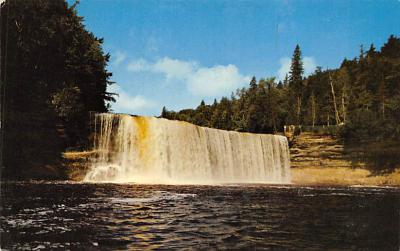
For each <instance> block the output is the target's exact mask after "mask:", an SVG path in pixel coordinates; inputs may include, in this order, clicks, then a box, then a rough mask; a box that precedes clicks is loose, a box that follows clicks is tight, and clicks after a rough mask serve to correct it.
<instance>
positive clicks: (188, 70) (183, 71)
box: [152, 57, 197, 80]
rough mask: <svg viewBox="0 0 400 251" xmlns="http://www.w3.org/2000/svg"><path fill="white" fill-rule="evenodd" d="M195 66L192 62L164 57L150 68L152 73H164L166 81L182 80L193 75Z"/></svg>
mask: <svg viewBox="0 0 400 251" xmlns="http://www.w3.org/2000/svg"><path fill="white" fill-rule="evenodd" d="M196 65H197V64H196V63H194V62H190V61H183V60H178V59H171V58H168V57H165V58H163V59H160V60H158V61H157V62H156V63H155V64H154V65H153V66H152V71H154V72H159V73H164V74H165V76H166V77H167V80H170V79H173V78H175V79H180V80H183V79H186V78H187V77H188V76H190V75H191V74H192V73H193V71H194V69H195V67H196Z"/></svg>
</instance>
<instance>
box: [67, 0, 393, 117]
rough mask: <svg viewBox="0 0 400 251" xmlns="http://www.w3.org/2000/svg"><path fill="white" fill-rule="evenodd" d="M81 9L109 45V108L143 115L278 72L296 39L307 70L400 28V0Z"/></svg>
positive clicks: (216, 0)
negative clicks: (114, 95)
mask: <svg viewBox="0 0 400 251" xmlns="http://www.w3.org/2000/svg"><path fill="white" fill-rule="evenodd" d="M69 2H71V1H69ZM78 14H79V15H80V16H83V17H84V23H85V25H86V27H87V29H88V30H90V31H91V32H93V33H94V34H95V35H96V36H97V37H102V38H104V45H103V48H104V50H105V52H108V53H110V54H111V60H110V64H109V67H108V68H109V70H110V71H111V72H112V73H113V77H112V80H113V81H115V82H116V84H115V85H113V86H112V87H111V88H110V90H111V91H116V92H118V93H120V96H119V97H118V98H117V102H116V103H115V104H113V110H114V111H115V112H122V113H130V114H141V115H159V114H160V112H161V109H162V107H163V106H166V107H167V108H168V109H173V110H180V109H184V108H194V107H196V106H197V105H198V104H199V103H200V101H201V100H202V99H204V100H205V101H206V103H211V102H212V101H213V100H214V98H217V99H219V98H221V97H222V96H230V93H231V92H232V91H234V90H236V89H237V88H239V87H242V86H247V85H248V82H249V80H250V78H251V77H252V76H253V75H255V76H256V77H257V79H259V78H265V77H272V76H276V77H278V78H282V76H284V74H285V72H286V71H287V70H288V67H289V63H290V60H289V58H290V56H291V54H292V52H293V49H294V47H295V46H296V44H299V45H300V47H301V49H302V53H303V59H304V65H305V68H306V73H310V72H312V71H313V70H314V69H315V66H322V67H323V68H334V67H338V66H339V65H340V62H341V61H342V60H343V59H344V58H345V57H347V58H353V57H356V56H357V55H358V53H359V47H360V45H361V44H364V46H365V47H366V48H368V47H369V45H370V44H371V43H374V44H375V46H376V47H377V48H380V47H381V46H382V44H383V43H384V42H385V41H386V40H387V38H388V37H389V35H390V34H394V35H396V36H400V0H386V1H377V0H375V1H372V0H371V1H366V0H364V1H355V0H353V1H347V0H330V1H329V0H324V1H316V0H298V1H283V0H281V1H272V0H270V1H261V0H258V1H255V0H254V1H250V0H247V1H230V0H226V1H222V0H213V1H206V0H198V1H192V0H189V1H183V0H181V1H167V0H164V1H151V0H147V1H139V0H137V1H136V0H81V2H80V4H79V5H78Z"/></svg>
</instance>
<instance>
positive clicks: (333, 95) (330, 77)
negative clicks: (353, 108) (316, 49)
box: [329, 73, 340, 125]
mask: <svg viewBox="0 0 400 251" xmlns="http://www.w3.org/2000/svg"><path fill="white" fill-rule="evenodd" d="M329 84H330V85H331V91H332V98H333V108H334V109H335V119H336V124H337V125H339V124H340V118H339V112H338V109H337V103H336V96H335V89H334V88H333V81H332V76H331V73H329Z"/></svg>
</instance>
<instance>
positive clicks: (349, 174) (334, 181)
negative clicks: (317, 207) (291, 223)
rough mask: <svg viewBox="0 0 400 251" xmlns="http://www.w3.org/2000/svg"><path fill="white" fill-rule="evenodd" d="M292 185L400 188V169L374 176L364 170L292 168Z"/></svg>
mask: <svg viewBox="0 0 400 251" xmlns="http://www.w3.org/2000/svg"><path fill="white" fill-rule="evenodd" d="M291 175H292V184H296V185H321V186H335V185H336V186H379V187H383V186H395V187H399V186H400V169H396V170H394V171H393V172H391V173H387V174H378V175H374V174H372V173H371V172H370V171H369V170H367V169H363V168H348V167H297V168H291Z"/></svg>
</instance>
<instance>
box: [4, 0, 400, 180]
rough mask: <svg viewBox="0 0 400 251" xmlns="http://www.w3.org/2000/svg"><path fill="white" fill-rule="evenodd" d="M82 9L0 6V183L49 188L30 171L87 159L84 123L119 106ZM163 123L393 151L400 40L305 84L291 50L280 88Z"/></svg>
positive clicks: (250, 92) (273, 84)
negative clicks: (289, 130)
mask: <svg viewBox="0 0 400 251" xmlns="http://www.w3.org/2000/svg"><path fill="white" fill-rule="evenodd" d="M78 3H79V2H76V3H75V4H72V5H68V3H67V2H66V1H65V0H35V1H24V0H13V1H6V2H3V3H2V4H1V19H0V21H1V39H0V43H1V44H0V45H1V46H0V49H1V53H0V55H1V71H0V73H1V74H0V75H1V121H2V125H1V127H2V130H1V135H0V136H1V137H0V140H1V148H2V149H0V163H2V164H3V171H2V175H3V176H6V177H14V178H20V177H33V176H35V175H38V176H40V177H41V178H45V177H43V173H48V172H47V171H46V170H45V171H44V172H42V173H40V172H39V173H38V174H33V173H31V172H30V170H37V169H38V168H39V169H40V168H47V167H48V168H51V166H57V165H59V163H60V161H61V155H62V153H63V152H65V151H68V150H78V151H79V150H84V149H88V148H89V147H90V145H89V143H90V137H89V136H90V118H89V117H90V113H91V112H107V111H110V109H111V103H112V102H113V101H115V99H114V98H115V95H116V94H113V93H109V92H108V91H107V87H108V86H109V85H111V84H112V81H111V80H110V78H111V76H112V74H111V73H110V72H109V71H108V70H107V64H108V62H109V59H110V55H109V54H107V53H105V52H104V51H103V49H102V43H103V39H101V38H97V37H96V36H95V35H94V34H92V33H91V32H89V31H88V30H87V29H86V28H85V26H84V24H83V18H82V17H80V16H78V14H77V11H76V5H77V4H78ZM355 49H356V48H355ZM161 117H163V118H167V119H173V120H184V121H188V122H191V123H194V124H197V125H200V126H206V127H212V128H219V129H225V130H235V131H240V132H253V133H278V132H282V131H283V128H284V126H285V125H297V126H311V127H314V126H321V125H339V126H338V127H337V128H339V129H338V130H337V132H335V133H336V134H337V136H339V137H342V138H343V139H345V140H346V141H351V142H363V141H366V140H369V141H374V142H384V143H385V144H386V142H399V139H400V123H399V122H400V39H399V38H398V37H396V36H394V35H391V36H390V37H389V38H388V40H387V42H386V43H385V44H384V45H383V46H382V47H381V48H380V49H379V50H378V49H376V48H375V47H374V45H370V46H369V48H368V50H365V49H364V47H362V46H361V48H360V53H359V56H358V57H356V58H354V59H350V60H349V59H344V60H343V62H342V63H341V65H340V67H339V68H338V69H323V68H322V67H318V68H317V69H316V70H315V72H314V73H313V74H311V75H310V76H304V69H303V63H302V55H301V49H300V46H296V48H295V50H294V52H293V57H292V64H291V69H290V72H289V74H288V75H287V76H286V78H285V79H284V80H282V81H278V80H277V79H275V78H260V79H258V80H257V79H256V77H253V78H252V80H251V82H250V83H249V86H248V87H247V88H242V89H239V90H236V92H234V93H232V95H231V96H230V97H223V98H221V99H220V100H219V101H217V100H214V103H213V104H205V102H204V101H202V102H201V103H200V104H199V106H198V107H197V108H196V109H185V110H181V111H178V112H174V111H169V110H168V109H167V108H166V107H164V108H163V110H162V113H161ZM396 149H398V148H396ZM398 153H399V152H398V151H397V150H395V154H398ZM390 154H391V156H393V152H392V153H390ZM397 156H398V155H397Z"/></svg>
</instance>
